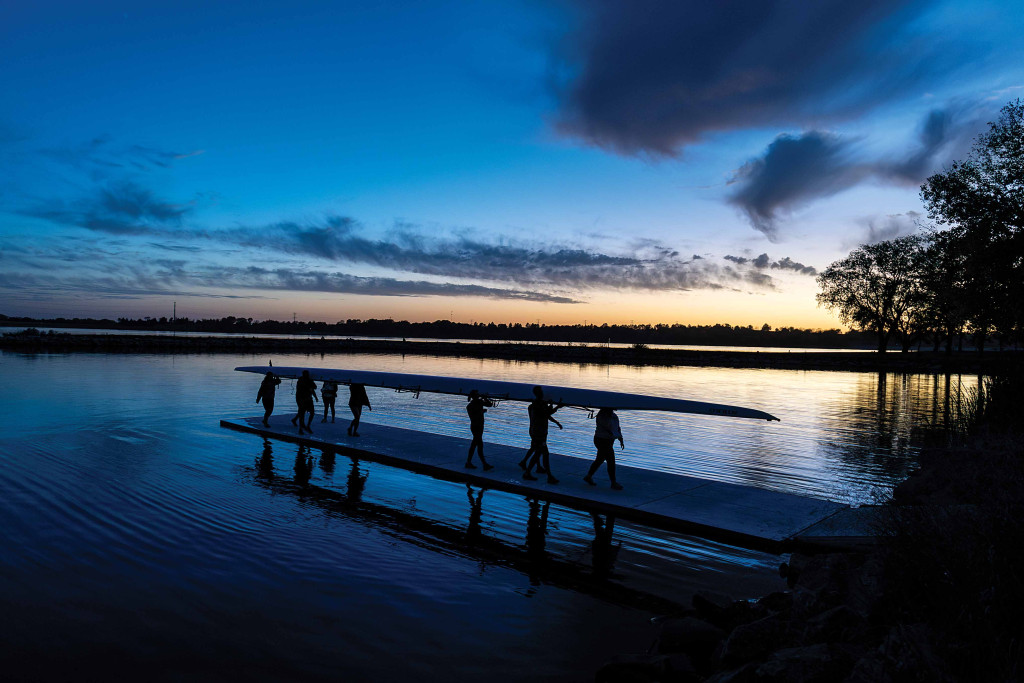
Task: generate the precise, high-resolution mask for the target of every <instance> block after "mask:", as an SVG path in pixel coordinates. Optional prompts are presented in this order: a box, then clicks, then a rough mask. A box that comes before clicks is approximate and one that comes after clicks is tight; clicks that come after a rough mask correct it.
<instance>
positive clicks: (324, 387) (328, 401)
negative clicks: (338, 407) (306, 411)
mask: <svg viewBox="0 0 1024 683" xmlns="http://www.w3.org/2000/svg"><path fill="white" fill-rule="evenodd" d="M320 397H321V398H323V400H324V419H322V420H320V421H321V422H327V411H328V409H329V410H330V411H331V422H334V399H336V398H338V383H337V382H335V381H334V380H333V379H327V380H324V383H323V384H321V385H320Z"/></svg>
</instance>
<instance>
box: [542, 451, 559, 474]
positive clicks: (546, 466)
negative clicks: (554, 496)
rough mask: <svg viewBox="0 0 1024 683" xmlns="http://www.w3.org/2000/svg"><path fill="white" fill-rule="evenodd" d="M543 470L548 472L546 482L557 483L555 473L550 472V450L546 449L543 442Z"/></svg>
mask: <svg viewBox="0 0 1024 683" xmlns="http://www.w3.org/2000/svg"><path fill="white" fill-rule="evenodd" d="M544 470H545V471H546V472H547V473H548V483H549V484H557V483H558V479H556V478H555V475H553V474H551V451H549V450H548V445H547V444H546V443H545V444H544Z"/></svg>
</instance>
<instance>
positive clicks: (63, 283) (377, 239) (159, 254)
mask: <svg viewBox="0 0 1024 683" xmlns="http://www.w3.org/2000/svg"><path fill="white" fill-rule="evenodd" d="M1022 33H1024V0H1011V1H1006V0H1004V1H1001V2H1000V1H986V0H981V1H979V0H971V1H969V2H968V1H966V0H963V1H959V2H911V1H899V0H862V1H860V2H849V0H817V1H815V2H805V1H803V0H792V1H772V0H733V1H723V2H667V1H666V2H645V1H644V0H629V1H627V0H622V1H611V0H579V1H578V2H573V1H570V0H564V1H562V2H540V1H539V0H521V1H512V0H493V1H492V0H489V1H488V2H432V1H430V0H423V1H416V2H412V1H402V2H398V1H395V2H387V1H379V2H372V3H362V2H359V3H357V2H302V1H292V2H287V3H286V2H274V1H269V2H260V3H233V2H225V3H218V2H190V1H188V0H179V1H176V2H148V1H147V2H138V1H136V2H100V1H97V2H81V1H75V2H48V1H46V0H39V1H36V2H0V67H2V68H0V92H2V93H3V95H2V97H0V249H2V251H0V313H3V314H6V315H34V316H39V317H56V316H64V317H74V316H79V317H85V316H92V317H119V316H130V317H139V316H147V315H149V316H162V315H167V316H170V315H171V311H172V306H173V305H174V303H176V304H177V312H178V315H179V316H187V317H192V318H202V317H222V316H226V315H236V316H242V317H253V318H257V319H268V318H277V319H286V318H287V319H290V318H291V317H292V315H293V314H295V315H296V316H297V317H298V318H300V319H315V320H325V321H329V322H333V321H336V320H342V319H346V318H370V317H377V318H385V317H392V318H396V319H409V320H434V319H439V318H443V319H448V318H452V319H454V320H458V321H466V322H469V321H471V320H475V321H478V322H479V321H496V322H509V321H514V322H536V321H538V320H539V321H540V322H542V323H573V322H584V321H588V322H597V323H601V322H608V323H622V322H626V323H628V322H630V321H635V322H649V323H654V322H667V323H673V322H681V323H693V324H705V323H716V322H722V323H730V324H734V325H747V324H753V325H755V326H760V325H761V324H763V323H769V324H771V325H773V326H789V325H793V326H797V327H812V328H829V327H837V326H838V322H837V321H836V319H835V318H834V317H833V316H832V315H831V314H829V313H828V312H827V311H825V310H822V309H819V308H818V307H817V306H816V304H815V301H814V294H815V292H816V286H815V282H814V276H815V274H816V272H817V271H820V270H822V269H824V268H825V267H826V266H828V264H829V263H831V262H832V261H834V260H836V259H839V258H842V257H843V256H845V255H846V254H847V253H848V252H849V250H850V249H852V248H854V247H855V246H857V245H858V244H862V243H865V242H869V241H875V240H880V239H887V238H891V237H894V236H896V235H899V234H905V233H907V232H910V231H913V230H914V229H915V225H916V224H917V223H920V222H924V223H927V217H926V216H924V215H922V211H923V207H922V205H921V202H920V199H919V197H918V188H919V186H920V184H921V182H922V181H923V180H924V178H926V177H927V176H928V175H929V174H930V173H933V172H935V171H936V170H940V169H941V168H942V167H943V166H945V165H948V164H949V162H950V161H951V160H953V159H956V158H962V157H963V156H964V155H965V153H966V151H967V150H969V148H970V142H971V139H972V138H973V136H974V135H976V134H977V133H978V132H980V131H981V130H983V129H984V128H985V123H986V122H987V121H990V120H992V119H993V118H994V114H995V112H997V111H998V109H999V108H1000V107H1001V106H1003V105H1004V104H1005V103H1006V102H1008V101H1010V100H1012V99H1016V98H1018V97H1021V96H1024V41H1022V40H1021V39H1020V36H1021V35H1022Z"/></svg>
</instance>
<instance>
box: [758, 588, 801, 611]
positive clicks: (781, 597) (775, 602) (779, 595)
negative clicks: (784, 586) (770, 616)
mask: <svg viewBox="0 0 1024 683" xmlns="http://www.w3.org/2000/svg"><path fill="white" fill-rule="evenodd" d="M757 604H758V605H760V606H762V607H764V608H765V609H767V610H768V611H770V612H787V611H789V609H790V608H792V607H793V594H792V593H784V592H782V591H779V592H776V593H770V594H768V595H766V596H764V597H763V598H761V599H760V600H758V601H757Z"/></svg>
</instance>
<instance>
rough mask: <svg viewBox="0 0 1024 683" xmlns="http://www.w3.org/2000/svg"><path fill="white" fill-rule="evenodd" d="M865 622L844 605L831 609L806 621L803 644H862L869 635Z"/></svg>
mask: <svg viewBox="0 0 1024 683" xmlns="http://www.w3.org/2000/svg"><path fill="white" fill-rule="evenodd" d="M870 632H871V629H870V626H869V625H868V622H867V620H866V619H865V618H864V617H863V616H861V615H860V614H858V613H857V612H855V611H854V610H852V609H850V608H849V607H847V606H846V605H840V606H839V607H833V608H832V609H830V610H827V611H825V612H822V613H821V614H817V615H815V616H813V617H811V618H810V619H808V620H807V623H806V625H805V626H804V633H803V638H802V640H803V642H804V644H805V645H806V644H811V643H829V642H840V641H841V642H862V641H864V640H865V639H866V638H867V636H868V635H869V634H870Z"/></svg>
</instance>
